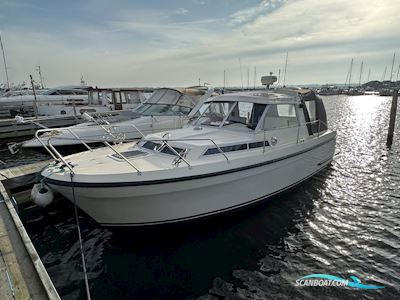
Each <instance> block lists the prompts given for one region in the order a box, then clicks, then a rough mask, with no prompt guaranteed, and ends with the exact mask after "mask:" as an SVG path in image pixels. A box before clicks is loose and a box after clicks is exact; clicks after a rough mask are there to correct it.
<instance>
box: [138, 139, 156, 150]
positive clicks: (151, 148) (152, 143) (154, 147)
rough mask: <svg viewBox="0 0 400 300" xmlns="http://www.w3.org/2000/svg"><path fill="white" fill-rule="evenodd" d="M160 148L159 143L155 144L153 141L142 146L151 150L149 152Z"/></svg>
mask: <svg viewBox="0 0 400 300" xmlns="http://www.w3.org/2000/svg"><path fill="white" fill-rule="evenodd" d="M158 146H160V144H159V143H154V142H152V141H147V142H146V143H144V144H143V145H142V147H143V148H146V149H149V150H156V148H157V147H158Z"/></svg>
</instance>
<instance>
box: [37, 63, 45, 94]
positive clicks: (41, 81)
mask: <svg viewBox="0 0 400 300" xmlns="http://www.w3.org/2000/svg"><path fill="white" fill-rule="evenodd" d="M37 71H38V73H39V78H40V85H41V87H42V89H44V84H43V76H42V69H41V68H40V65H38V66H37Z"/></svg>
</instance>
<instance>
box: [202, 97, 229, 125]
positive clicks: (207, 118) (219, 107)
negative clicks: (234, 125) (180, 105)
mask: <svg viewBox="0 0 400 300" xmlns="http://www.w3.org/2000/svg"><path fill="white" fill-rule="evenodd" d="M234 105H236V102H219V101H218V102H211V103H206V104H204V105H203V107H201V108H200V112H201V115H200V116H199V117H198V119H197V120H196V121H195V124H201V125H209V126H220V125H222V122H223V121H224V120H225V118H226V117H227V116H228V114H229V112H230V111H231V109H232V108H233V106H234ZM226 123H227V124H229V123H228V121H226Z"/></svg>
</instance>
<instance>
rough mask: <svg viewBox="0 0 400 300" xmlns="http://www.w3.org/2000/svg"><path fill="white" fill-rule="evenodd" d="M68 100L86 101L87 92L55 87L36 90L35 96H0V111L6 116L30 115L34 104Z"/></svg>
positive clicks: (65, 101) (37, 105)
mask: <svg viewBox="0 0 400 300" xmlns="http://www.w3.org/2000/svg"><path fill="white" fill-rule="evenodd" d="M32 93H33V92H32ZM35 98H36V99H35ZM68 101H75V102H76V103H87V102H88V92H87V91H86V90H83V89H72V88H55V89H49V90H45V91H38V92H37V93H36V96H35V95H33V94H23V95H15V96H11V97H0V112H1V115H2V116H7V117H15V116H16V115H25V116H29V115H31V116H32V115H34V107H35V106H36V107H37V108H38V109H40V106H41V105H55V104H58V105H64V104H66V103H68ZM39 115H40V113H39Z"/></svg>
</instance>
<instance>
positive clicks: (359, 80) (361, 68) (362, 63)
mask: <svg viewBox="0 0 400 300" xmlns="http://www.w3.org/2000/svg"><path fill="white" fill-rule="evenodd" d="M363 67H364V61H362V62H361V67H360V78H359V79H358V86H361V77H362V72H363Z"/></svg>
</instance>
